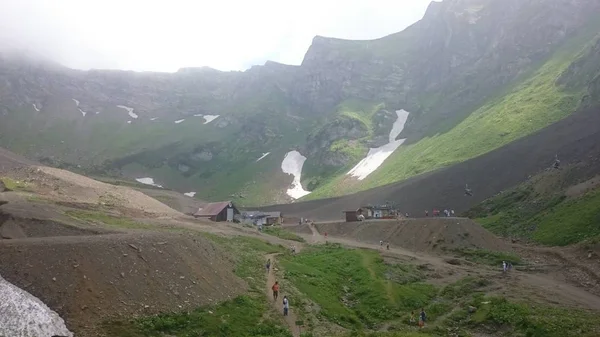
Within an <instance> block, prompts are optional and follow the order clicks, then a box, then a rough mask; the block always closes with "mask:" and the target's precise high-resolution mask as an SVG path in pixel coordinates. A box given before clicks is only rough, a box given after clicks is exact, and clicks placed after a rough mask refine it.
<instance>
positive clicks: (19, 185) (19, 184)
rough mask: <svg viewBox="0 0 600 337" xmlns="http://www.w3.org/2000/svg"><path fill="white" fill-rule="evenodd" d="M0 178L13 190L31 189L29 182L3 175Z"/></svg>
mask: <svg viewBox="0 0 600 337" xmlns="http://www.w3.org/2000/svg"><path fill="white" fill-rule="evenodd" d="M0 180H1V181H2V182H3V183H4V186H5V187H6V188H8V189H9V190H11V191H27V190H29V184H27V183H26V182H24V181H20V180H15V179H12V178H9V177H1V178H0Z"/></svg>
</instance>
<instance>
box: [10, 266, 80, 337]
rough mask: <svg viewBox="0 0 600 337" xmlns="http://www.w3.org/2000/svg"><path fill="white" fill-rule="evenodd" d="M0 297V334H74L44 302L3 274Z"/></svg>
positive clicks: (69, 336)
mask: <svg viewBox="0 0 600 337" xmlns="http://www.w3.org/2000/svg"><path fill="white" fill-rule="evenodd" d="M0 298H1V299H2V301H0V336H67V337H72V336H73V333H72V332H71V331H69V330H68V329H67V327H66V325H65V321H64V320H63V319H62V318H60V316H59V315H58V314H57V313H56V312H54V311H52V310H51V309H50V308H48V306H46V304H44V302H42V301H41V300H40V299H39V298H37V297H35V296H33V295H31V294H30V293H28V292H26V291H25V290H23V289H20V288H18V287H16V286H15V285H13V284H11V283H9V282H7V281H6V280H4V279H3V278H2V277H0Z"/></svg>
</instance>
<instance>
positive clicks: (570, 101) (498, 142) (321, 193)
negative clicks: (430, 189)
mask: <svg viewBox="0 0 600 337" xmlns="http://www.w3.org/2000/svg"><path fill="white" fill-rule="evenodd" d="M596 25H598V24H597V23H596ZM597 28H598V27H591V28H589V29H588V30H587V31H586V32H584V33H582V34H581V36H578V37H577V38H573V39H571V40H570V41H568V43H566V44H565V45H563V46H561V48H559V50H558V51H557V52H555V53H554V55H553V56H552V57H550V58H549V59H548V60H547V61H546V62H545V63H543V64H542V65H541V66H540V67H539V69H537V70H536V71H534V72H533V74H532V75H531V76H529V77H528V78H526V79H524V80H522V81H521V82H520V83H516V84H513V85H512V86H510V87H509V88H507V89H506V90H505V93H504V94H500V95H497V96H496V97H495V98H492V99H491V100H489V101H488V102H487V103H485V104H484V105H483V106H481V107H480V108H478V109H477V110H475V111H473V112H472V113H471V114H470V115H469V116H468V117H467V118H466V119H464V120H463V121H462V122H461V123H459V124H458V125H456V126H455V127H454V128H452V129H451V130H450V131H448V132H446V133H443V134H437V135H435V136H433V137H426V138H423V139H421V140H420V141H418V142H416V143H414V144H411V145H406V146H401V147H400V148H399V149H398V150H396V152H394V153H393V154H392V155H391V156H390V157H389V158H388V159H387V160H386V161H385V162H384V163H383V165H382V166H381V167H379V169H377V170H376V171H375V172H373V173H372V174H371V175H370V176H368V177H367V178H366V179H365V180H363V181H356V180H355V179H351V178H349V177H348V176H346V175H345V173H344V174H341V175H339V176H337V177H336V178H335V179H332V180H331V181H330V182H328V183H327V184H324V185H323V186H321V187H320V188H318V189H316V190H315V191H313V193H311V194H310V195H308V196H306V197H305V200H311V199H318V198H325V197H331V196H335V195H341V194H348V193H352V192H357V191H362V190H366V189H369V188H373V187H377V186H382V185H386V184H389V183H393V182H397V181H401V180H405V179H407V178H410V177H412V176H415V175H418V174H421V173H424V172H428V171H432V170H435V169H438V168H442V167H445V166H449V165H452V164H455V163H458V162H462V161H465V160H467V159H470V158H473V157H476V156H479V155H482V154H484V153H486V152H489V151H492V150H494V149H496V148H499V147H501V146H503V145H506V144H508V143H510V142H512V141H514V140H516V139H519V138H521V137H524V136H526V135H529V134H531V133H533V132H535V131H538V130H540V129H542V128H544V127H546V126H548V125H550V124H552V123H554V122H556V121H558V120H560V119H562V118H564V117H566V116H567V115H569V114H570V113H572V112H573V111H575V110H576V108H577V106H578V104H579V103H580V102H581V99H582V97H583V96H584V95H585V93H586V89H587V88H586V87H585V86H583V85H582V86H577V87H565V86H562V85H560V84H558V83H557V80H558V79H559V78H560V76H561V75H562V74H563V73H564V72H565V71H566V70H567V69H568V67H569V66H570V65H571V64H572V63H573V62H574V61H576V60H577V59H578V57H580V56H582V55H584V53H585V51H586V50H587V48H589V46H590V45H592V44H593V41H594V37H595V36H596V35H597V32H598V29H597Z"/></svg>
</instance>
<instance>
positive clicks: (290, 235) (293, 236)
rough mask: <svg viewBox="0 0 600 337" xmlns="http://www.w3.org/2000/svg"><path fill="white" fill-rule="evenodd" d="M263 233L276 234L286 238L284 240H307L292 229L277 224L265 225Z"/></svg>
mask: <svg viewBox="0 0 600 337" xmlns="http://www.w3.org/2000/svg"><path fill="white" fill-rule="evenodd" d="M263 233H265V234H269V235H273V236H276V237H278V238H281V239H284V240H292V241H298V242H306V240H304V239H303V238H302V237H300V236H298V235H296V234H294V233H292V232H290V231H287V230H285V229H283V228H281V227H275V226H270V227H263Z"/></svg>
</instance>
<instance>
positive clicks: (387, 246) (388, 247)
mask: <svg viewBox="0 0 600 337" xmlns="http://www.w3.org/2000/svg"><path fill="white" fill-rule="evenodd" d="M386 248H387V250H390V243H389V242H388V243H387V244H386Z"/></svg>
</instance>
